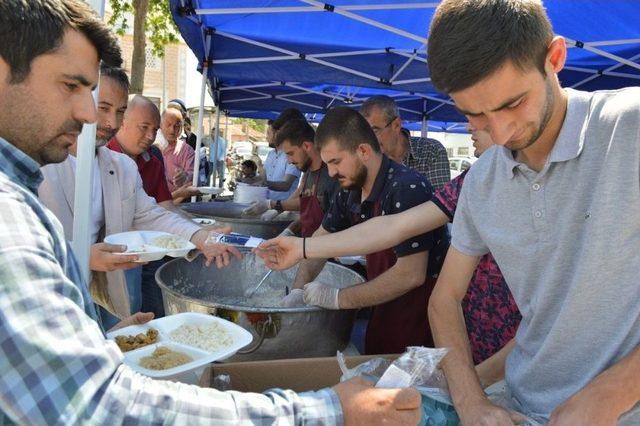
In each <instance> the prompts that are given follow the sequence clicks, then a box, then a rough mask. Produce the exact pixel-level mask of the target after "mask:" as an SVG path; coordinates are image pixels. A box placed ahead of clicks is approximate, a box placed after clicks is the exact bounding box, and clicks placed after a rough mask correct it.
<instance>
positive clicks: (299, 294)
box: [280, 288, 304, 308]
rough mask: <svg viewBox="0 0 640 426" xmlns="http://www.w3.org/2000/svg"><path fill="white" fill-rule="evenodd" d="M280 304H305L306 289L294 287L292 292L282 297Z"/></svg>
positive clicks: (285, 305)
mask: <svg viewBox="0 0 640 426" xmlns="http://www.w3.org/2000/svg"><path fill="white" fill-rule="evenodd" d="M280 306H282V307H283V308H297V307H298V306H304V290H303V289H301V288H294V289H293V290H291V293H289V294H288V295H286V296H285V297H283V298H282V300H281V301H280Z"/></svg>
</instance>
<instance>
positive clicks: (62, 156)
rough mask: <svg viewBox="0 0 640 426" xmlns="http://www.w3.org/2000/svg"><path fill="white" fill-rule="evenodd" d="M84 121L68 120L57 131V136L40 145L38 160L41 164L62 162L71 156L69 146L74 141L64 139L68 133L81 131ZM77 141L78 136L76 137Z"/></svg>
mask: <svg viewBox="0 0 640 426" xmlns="http://www.w3.org/2000/svg"><path fill="white" fill-rule="evenodd" d="M81 131H82V122H81V121H77V120H67V121H66V122H65V123H64V124H63V125H62V126H60V128H59V129H58V131H57V132H56V136H55V137H53V138H52V139H50V140H49V141H48V142H47V143H46V144H45V145H44V146H42V147H40V149H39V151H38V154H39V157H40V158H39V159H38V160H36V161H38V162H39V163H40V164H41V165H46V164H51V163H61V162H63V161H64V160H66V158H67V157H68V156H69V148H70V147H71V145H73V143H69V141H65V140H62V138H63V136H64V135H65V134H67V133H80V132H81ZM76 142H77V138H76Z"/></svg>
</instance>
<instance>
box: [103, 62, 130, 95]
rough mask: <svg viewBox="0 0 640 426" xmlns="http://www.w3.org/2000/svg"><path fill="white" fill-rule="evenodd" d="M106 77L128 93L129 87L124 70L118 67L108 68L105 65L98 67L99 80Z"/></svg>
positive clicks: (127, 77)
mask: <svg viewBox="0 0 640 426" xmlns="http://www.w3.org/2000/svg"><path fill="white" fill-rule="evenodd" d="M102 77H107V78H110V79H112V80H113V81H115V82H116V83H118V84H119V85H120V87H122V88H123V89H124V90H126V91H127V93H129V88H130V87H131V85H130V83H129V76H127V73H126V72H125V70H123V69H122V68H120V67H110V66H108V65H106V64H102V65H100V78H102Z"/></svg>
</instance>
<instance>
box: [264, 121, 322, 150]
mask: <svg viewBox="0 0 640 426" xmlns="http://www.w3.org/2000/svg"><path fill="white" fill-rule="evenodd" d="M315 136H316V132H315V130H313V127H311V125H310V124H309V123H307V120H299V119H297V120H290V121H287V122H286V123H285V125H284V126H282V128H281V129H280V130H278V133H277V134H276V140H275V141H274V143H275V144H276V146H280V145H282V143H283V142H284V141H289V143H290V144H291V145H295V146H301V145H302V143H303V142H305V141H306V142H311V143H313V139H314V138H315Z"/></svg>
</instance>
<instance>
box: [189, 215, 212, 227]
mask: <svg viewBox="0 0 640 426" xmlns="http://www.w3.org/2000/svg"><path fill="white" fill-rule="evenodd" d="M191 220H193V221H194V222H195V223H197V224H200V225H202V226H211V225H215V224H216V220H215V219H212V218H210V217H194V218H193V219H191Z"/></svg>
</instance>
